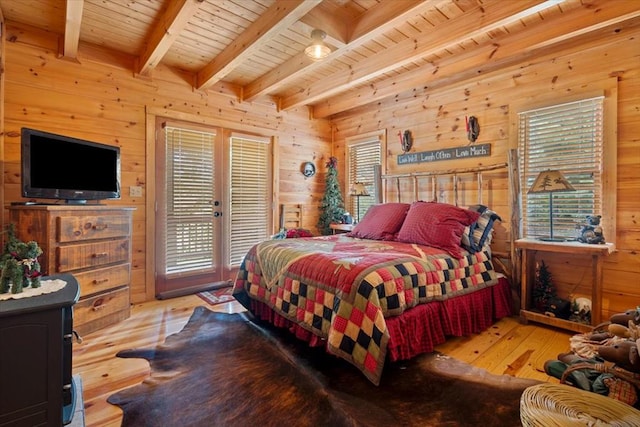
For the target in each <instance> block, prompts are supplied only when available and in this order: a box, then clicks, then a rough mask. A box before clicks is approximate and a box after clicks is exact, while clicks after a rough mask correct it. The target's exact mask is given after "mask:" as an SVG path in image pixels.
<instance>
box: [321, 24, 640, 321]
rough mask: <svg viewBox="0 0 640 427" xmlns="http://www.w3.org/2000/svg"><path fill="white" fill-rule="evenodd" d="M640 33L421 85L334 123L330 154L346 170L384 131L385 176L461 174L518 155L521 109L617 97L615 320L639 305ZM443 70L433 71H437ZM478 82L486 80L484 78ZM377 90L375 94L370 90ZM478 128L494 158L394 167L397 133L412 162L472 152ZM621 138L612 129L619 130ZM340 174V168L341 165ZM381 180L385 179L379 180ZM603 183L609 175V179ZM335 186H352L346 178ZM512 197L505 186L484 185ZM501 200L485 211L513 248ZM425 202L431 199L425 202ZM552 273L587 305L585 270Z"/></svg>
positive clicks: (608, 282) (573, 264) (607, 302)
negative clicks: (353, 155)
mask: <svg viewBox="0 0 640 427" xmlns="http://www.w3.org/2000/svg"><path fill="white" fill-rule="evenodd" d="M639 53H640V29H638V28H637V26H636V28H631V29H624V30H621V31H619V32H612V33H611V34H609V35H608V36H605V37H601V38H599V39H597V40H585V41H584V42H583V43H582V44H580V45H573V46H571V47H568V48H566V49H565V50H564V51H562V52H560V53H555V54H554V55H547V56H540V57H538V58H536V59H534V60H528V61H526V62H523V63H521V64H518V65H516V66H513V67H509V68H506V69H503V70H500V71H498V72H493V73H490V74H486V75H482V76H481V77H477V78H474V79H471V80H468V81H465V82H463V83H460V84H455V85H450V86H442V87H438V88H430V87H428V86H426V87H425V85H424V84H421V83H420V82H416V89H415V90H413V91H409V92H404V93H399V94H398V95H397V96H395V97H393V98H392V99H387V100H385V101H381V102H379V103H376V104H375V105H371V106H368V107H363V108H359V109H358V110H357V111H352V112H349V113H345V114H344V115H341V116H339V117H333V120H332V123H333V128H334V153H335V155H336V156H337V157H338V159H341V160H343V159H344V155H345V140H346V138H349V137H354V136H356V135H359V134H364V133H367V132H372V131H376V130H380V129H386V130H387V151H386V158H385V165H383V168H386V173H405V172H414V171H421V170H442V169H450V168H465V167H472V166H474V165H480V164H484V165H486V164H494V163H501V162H506V161H507V150H508V149H509V148H517V147H516V145H517V135H513V134H514V133H515V132H513V131H510V130H511V129H513V128H514V124H513V123H510V121H511V120H513V116H512V115H511V114H512V112H513V111H512V110H514V108H515V106H516V105H519V106H521V105H527V104H530V105H535V104H538V105H537V106H539V104H540V103H553V102H555V101H557V100H559V99H563V98H565V97H575V96H581V94H590V93H594V92H600V93H602V91H605V90H610V88H611V87H612V86H613V87H614V88H615V87H617V97H618V103H617V114H618V122H617V158H618V164H617V171H615V172H617V209H616V216H615V218H616V223H617V233H615V236H611V235H610V236H605V237H606V238H608V240H609V241H612V242H615V244H616V246H617V249H618V250H617V252H616V253H615V254H613V255H611V256H609V257H607V259H606V260H605V265H604V294H603V302H602V303H603V305H602V306H603V312H602V316H603V319H607V318H608V317H609V316H610V315H611V314H612V313H616V312H620V311H624V310H626V309H628V308H634V307H636V306H637V305H640V288H639V287H638V286H637V284H638V283H640V224H639V220H640V218H639V215H640V197H638V196H639V195H640V55H639ZM435 65H437V64H435ZM478 74H479V75H480V74H481V73H480V72H479V73H478ZM372 90H375V88H372ZM471 115H474V116H476V117H477V118H478V119H479V123H480V136H479V138H478V140H477V142H476V143H475V144H483V143H489V144H491V156H490V157H479V158H476V159H464V160H460V161H441V162H433V163H422V164H418V165H406V164H405V165H398V164H397V160H396V157H397V155H398V154H400V153H401V147H400V143H399V142H398V137H397V133H398V131H402V132H404V131H405V130H410V131H411V132H412V134H413V138H414V148H413V149H412V152H421V151H431V150H438V149H442V148H451V147H460V146H467V145H468V143H469V142H468V140H467V137H466V132H465V116H471ZM614 133H615V129H614ZM340 164H342V165H344V164H345V161H344V160H343V161H342V162H340ZM383 173H385V170H383ZM604 173H605V174H606V173H607V171H606V170H605V171H604ZM339 176H341V177H344V176H346V175H345V173H344V171H341V172H340V174H339ZM484 185H486V186H491V187H493V188H506V185H507V183H506V181H504V180H503V179H495V180H490V181H487V182H485V183H484ZM503 194H506V192H504V193H503V192H499V193H498V196H497V197H496V198H494V199H493V200H491V202H490V203H489V204H490V206H491V207H492V208H494V209H495V210H496V211H497V212H498V213H499V214H500V215H501V216H502V217H503V219H504V220H505V221H504V222H503V223H502V225H501V227H505V228H506V229H505V230H501V231H499V234H500V235H501V238H507V239H508V238H509V236H510V231H509V222H510V221H509V217H510V206H509V204H508V203H507V200H506V199H504V196H503ZM423 197H425V198H428V194H427V195H425V196H423ZM545 261H546V262H547V263H548V264H550V270H551V272H552V275H553V280H554V283H555V285H556V286H557V287H558V291H559V293H560V294H561V296H565V297H567V296H568V294H569V293H573V294H574V295H576V296H580V295H584V296H587V297H589V296H590V287H591V283H590V271H589V265H588V262H587V263H586V265H585V260H584V259H579V258H578V259H576V258H575V257H573V258H572V257H557V256H554V257H553V260H552V259H546V260H545Z"/></svg>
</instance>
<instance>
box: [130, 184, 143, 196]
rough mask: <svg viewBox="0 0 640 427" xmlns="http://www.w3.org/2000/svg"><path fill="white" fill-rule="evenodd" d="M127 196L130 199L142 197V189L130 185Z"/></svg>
mask: <svg viewBox="0 0 640 427" xmlns="http://www.w3.org/2000/svg"><path fill="white" fill-rule="evenodd" d="M129 196H131V197H142V187H140V186H139V185H132V186H131V187H129Z"/></svg>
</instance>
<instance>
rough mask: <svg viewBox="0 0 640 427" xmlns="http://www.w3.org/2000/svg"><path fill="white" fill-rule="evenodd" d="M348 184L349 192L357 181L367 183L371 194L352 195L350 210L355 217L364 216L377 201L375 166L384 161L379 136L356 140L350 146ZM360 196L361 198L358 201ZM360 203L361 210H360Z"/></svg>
mask: <svg viewBox="0 0 640 427" xmlns="http://www.w3.org/2000/svg"><path fill="white" fill-rule="evenodd" d="M348 147H349V148H348V160H349V165H348V168H349V169H348V171H349V172H348V173H349V177H348V183H347V184H348V185H347V192H348V194H350V193H351V189H352V188H353V186H354V184H355V183H356V182H362V183H364V184H365V188H366V189H367V192H368V193H369V194H370V196H361V197H356V196H350V197H349V206H348V211H349V212H350V213H351V214H352V215H353V217H354V218H356V219H358V218H360V219H361V218H362V217H363V216H364V214H365V213H366V212H367V209H369V207H370V206H371V205H373V204H374V203H375V197H374V178H375V177H374V175H373V167H374V166H375V165H379V164H381V162H382V155H381V151H382V141H381V140H380V137H379V136H374V137H372V138H369V139H367V140H362V141H359V142H354V143H352V144H349V146H348ZM358 198H359V199H360V200H359V201H358ZM358 205H359V208H360V210H359V212H358Z"/></svg>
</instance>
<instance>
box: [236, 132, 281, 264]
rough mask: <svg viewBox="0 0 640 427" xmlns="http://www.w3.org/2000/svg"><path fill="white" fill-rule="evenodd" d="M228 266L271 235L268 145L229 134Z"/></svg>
mask: <svg viewBox="0 0 640 427" xmlns="http://www.w3.org/2000/svg"><path fill="white" fill-rule="evenodd" d="M230 151H231V196H230V197H231V206H230V208H231V212H230V244H229V265H230V266H231V267H234V266H239V265H240V263H241V262H242V259H243V258H244V256H245V255H246V253H247V252H248V251H249V249H251V247H252V246H253V245H254V244H256V243H258V242H260V241H262V240H266V239H268V238H269V237H270V235H271V227H270V220H271V170H270V168H271V165H270V161H269V159H270V158H271V155H270V154H271V144H270V140H268V139H266V138H265V139H262V138H254V137H240V136H232V137H231V150H230Z"/></svg>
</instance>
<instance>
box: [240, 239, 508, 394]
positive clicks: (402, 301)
mask: <svg viewBox="0 0 640 427" xmlns="http://www.w3.org/2000/svg"><path fill="white" fill-rule="evenodd" d="M463 253H464V254H465V255H464V256H463V257H462V258H460V259H455V258H452V257H451V256H450V255H448V254H446V253H443V252H442V251H441V250H439V249H435V248H431V247H428V246H421V245H416V244H410V243H400V242H394V241H378V240H360V239H354V238H349V237H346V236H345V235H336V236H324V237H315V238H303V239H284V240H269V241H265V242H262V243H260V244H258V245H256V246H254V247H253V248H252V249H251V250H250V251H249V252H248V253H247V255H246V256H245V259H244V261H243V263H242V265H241V267H240V271H239V272H238V276H237V278H236V282H235V285H234V291H233V294H234V297H236V299H237V300H238V301H239V302H240V303H242V305H243V306H245V307H246V308H248V309H249V308H250V305H251V303H250V301H251V299H255V300H258V301H261V302H263V303H265V304H267V305H268V306H270V307H271V308H272V309H273V310H275V311H276V312H277V313H279V314H280V315H282V316H284V317H285V318H287V319H289V320H291V321H292V322H294V323H296V324H298V325H300V326H301V327H303V328H305V329H307V330H309V331H310V332H312V333H313V334H315V335H317V336H319V337H321V338H323V339H326V340H327V350H328V351H329V352H331V353H333V354H335V355H337V356H339V357H342V358H344V359H346V360H348V361H349V362H350V363H352V364H354V365H355V366H356V367H358V368H359V369H360V370H361V371H362V372H363V373H364V374H365V376H367V378H369V379H370V380H371V381H372V382H373V383H375V384H378V383H379V381H380V376H381V374H382V368H383V366H384V360H385V355H386V347H387V341H388V339H389V332H388V330H387V328H386V324H385V317H389V316H397V315H400V314H402V313H403V312H404V311H406V310H408V309H409V308H411V307H414V306H415V305H417V304H423V303H427V302H430V301H437V300H444V299H447V298H452V297H455V296H458V295H462V294H466V293H470V292H473V291H475V290H477V289H480V288H484V287H487V286H492V285H494V284H496V283H497V279H496V273H495V271H494V269H493V265H492V264H491V261H490V256H489V254H488V253H486V252H477V253H475V254H469V253H467V252H464V251H463Z"/></svg>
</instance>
